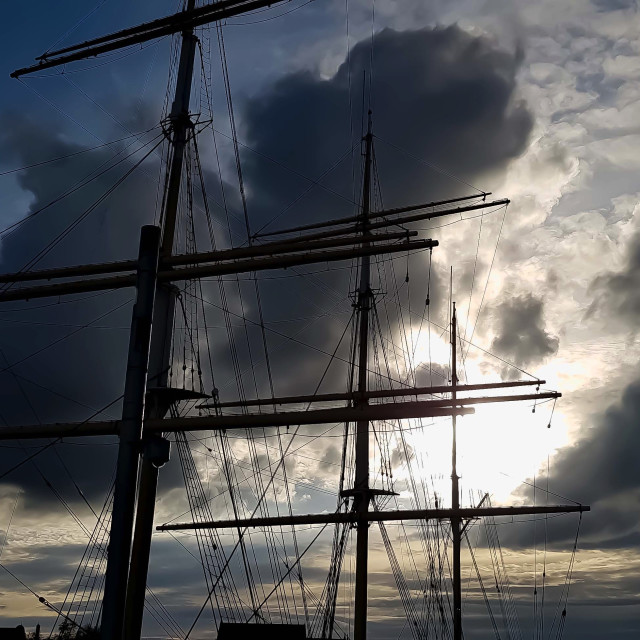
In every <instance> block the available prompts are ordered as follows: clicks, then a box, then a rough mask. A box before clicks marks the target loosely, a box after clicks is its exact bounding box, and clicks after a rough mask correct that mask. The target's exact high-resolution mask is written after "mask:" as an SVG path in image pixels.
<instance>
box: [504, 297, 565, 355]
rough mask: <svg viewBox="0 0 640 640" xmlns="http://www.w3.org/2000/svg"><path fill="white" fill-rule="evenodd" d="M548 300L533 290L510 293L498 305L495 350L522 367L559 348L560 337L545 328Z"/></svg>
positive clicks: (551, 353)
mask: <svg viewBox="0 0 640 640" xmlns="http://www.w3.org/2000/svg"><path fill="white" fill-rule="evenodd" d="M543 311H544V303H543V301H542V300H541V299H539V298H536V297H535V296H533V295H532V294H526V295H522V296H516V297H510V298H507V299H506V300H504V301H503V302H501V303H500V304H498V305H496V307H495V311H494V318H495V320H494V322H496V325H497V327H496V337H495V338H494V339H493V342H492V343H491V351H493V352H495V353H497V354H498V355H500V356H502V357H504V358H507V359H509V360H511V361H512V362H513V363H514V364H516V365H517V366H519V367H527V366H529V365H532V364H538V363H540V362H542V361H543V360H544V359H545V358H546V357H548V356H551V355H553V354H555V353H556V352H557V351H558V343H559V341H558V338H557V337H555V336H553V335H551V334H550V333H548V332H547V331H546V330H545V323H544V315H543Z"/></svg>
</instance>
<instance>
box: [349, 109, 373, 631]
mask: <svg viewBox="0 0 640 640" xmlns="http://www.w3.org/2000/svg"><path fill="white" fill-rule="evenodd" d="M372 141H373V135H372V132H371V111H369V113H368V124H367V135H366V136H365V138H364V142H365V160H364V180H363V184H362V215H361V222H360V224H361V225H362V235H363V236H365V235H366V233H367V231H368V228H367V227H368V224H369V203H370V192H371V146H372ZM372 303H373V293H372V292H371V258H370V256H363V257H362V259H361V260H360V286H359V287H358V298H357V301H356V308H357V309H358V314H359V328H358V349H359V353H358V393H359V394H361V395H360V400H358V401H357V402H356V403H355V407H356V408H357V409H362V408H364V407H366V406H367V405H368V404H369V401H368V400H367V398H366V397H365V395H364V394H366V392H367V378H368V374H369V312H370V310H371V306H372ZM355 449H356V460H355V463H356V464H355V466H356V469H355V483H354V486H353V510H354V511H355V512H356V513H357V514H358V516H359V517H358V520H357V524H356V589H355V604H354V624H353V637H354V640H365V638H366V637H367V584H368V579H367V573H368V564H369V562H368V561H369V522H368V521H367V520H366V517H360V516H366V513H367V511H368V510H369V502H370V500H371V493H370V488H369V421H368V420H358V421H357V422H356V443H355Z"/></svg>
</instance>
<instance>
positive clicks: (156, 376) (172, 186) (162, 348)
mask: <svg viewBox="0 0 640 640" xmlns="http://www.w3.org/2000/svg"><path fill="white" fill-rule="evenodd" d="M195 4H196V3H195V0H187V6H186V7H185V9H186V11H193V10H194V9H195ZM196 46H197V38H196V36H195V35H194V33H193V27H186V28H185V29H184V30H183V31H182V41H181V48H180V62H179V65H178V76H177V80H176V87H175V94H174V99H173V103H172V105H171V112H170V114H169V121H170V123H171V132H172V137H171V146H172V152H173V153H172V156H171V162H170V165H169V169H168V174H167V181H166V184H167V193H166V200H165V207H164V210H163V211H162V218H161V220H162V244H161V248H160V254H161V256H162V257H169V256H171V254H172V251H173V244H174V237H175V229H176V219H177V215H178V202H179V199H180V187H181V184H182V169H183V164H184V152H185V147H186V145H187V139H188V135H189V131H190V130H192V128H193V125H192V122H191V118H190V116H189V101H190V97H191V84H192V80H193V66H194V61H195V54H196ZM176 292H177V289H176V287H175V286H174V285H172V284H171V283H165V284H160V285H159V286H158V287H157V290H156V303H155V307H154V313H153V334H152V340H151V350H150V354H149V381H150V385H149V388H148V389H147V403H148V404H147V408H146V411H145V418H155V419H161V418H164V416H165V414H166V413H167V411H168V410H169V408H170V407H171V405H172V404H174V403H175V402H176V401H177V400H179V399H184V396H185V395H187V394H188V392H186V390H184V391H183V393H182V394H180V396H177V395H176V394H175V393H174V394H173V395H171V391H170V390H169V375H168V374H169V370H170V368H171V344H172V340H173V324H174V322H173V319H174V308H175V303H176ZM169 446H170V445H169V441H168V440H166V439H164V438H163V437H162V435H159V436H158V435H156V436H154V435H147V436H146V437H144V438H143V442H142V465H141V468H140V480H139V488H138V506H137V513H136V524H135V531H134V535H133V543H132V550H131V563H130V569H129V577H128V586H127V597H126V606H125V611H124V637H126V638H127V640H138V639H139V638H140V636H141V634H142V619H143V613H144V599H145V593H146V586H147V574H148V572H149V557H150V552H151V536H152V534H153V518H154V513H155V503H156V494H157V488H158V469H159V467H161V466H162V465H163V464H165V463H166V462H168V460H169ZM127 534H128V535H129V536H130V535H131V533H130V532H127ZM106 637H107V636H103V638H106Z"/></svg>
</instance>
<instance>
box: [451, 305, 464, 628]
mask: <svg viewBox="0 0 640 640" xmlns="http://www.w3.org/2000/svg"><path fill="white" fill-rule="evenodd" d="M450 335H451V402H452V404H453V406H455V404H456V400H457V387H458V372H457V368H456V360H457V350H456V340H457V318H456V303H455V302H454V303H453V312H452V314H451V334H450ZM451 425H452V431H453V437H452V445H451V539H452V546H453V639H454V640H462V579H461V575H460V540H461V537H462V536H461V533H460V524H461V519H460V487H459V484H458V480H459V478H458V465H457V463H458V461H457V458H458V451H457V446H458V445H457V433H456V428H457V416H456V414H455V413H454V414H453V415H452V416H451Z"/></svg>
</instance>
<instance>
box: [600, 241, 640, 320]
mask: <svg viewBox="0 0 640 640" xmlns="http://www.w3.org/2000/svg"><path fill="white" fill-rule="evenodd" d="M590 291H591V293H592V295H593V302H592V303H591V305H590V306H589V309H588V312H587V315H588V316H593V315H596V314H597V315H600V316H606V317H607V318H609V319H612V320H614V321H615V322H616V323H618V324H619V323H620V321H622V323H623V326H624V327H625V328H628V329H629V330H631V331H635V327H636V325H637V320H638V317H639V316H640V232H636V233H635V234H634V235H633V236H632V237H631V238H630V240H629V242H628V244H627V247H626V256H625V263H624V265H623V268H622V269H621V270H620V271H608V272H605V273H603V274H601V275H599V276H597V277H596V278H594V280H593V281H592V283H591V286H590Z"/></svg>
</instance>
